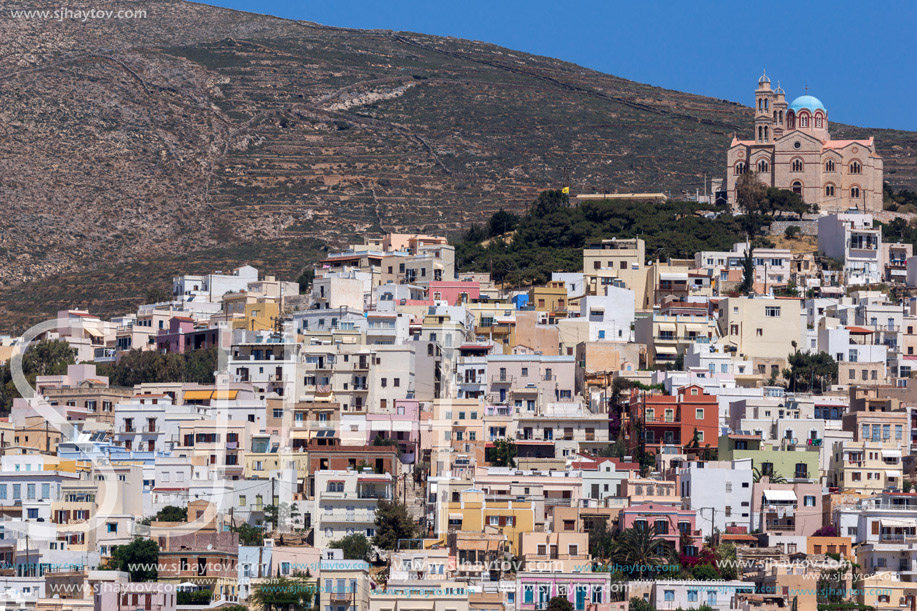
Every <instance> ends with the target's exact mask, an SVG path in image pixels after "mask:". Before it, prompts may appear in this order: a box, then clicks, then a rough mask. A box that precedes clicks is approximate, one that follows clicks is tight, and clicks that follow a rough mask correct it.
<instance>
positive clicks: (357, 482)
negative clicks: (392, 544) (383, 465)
mask: <svg viewBox="0 0 917 611" xmlns="http://www.w3.org/2000/svg"><path fill="white" fill-rule="evenodd" d="M391 498H392V475H391V473H373V472H371V471H363V472H361V471H334V470H328V471H316V473H315V502H314V509H313V510H312V525H313V528H314V533H315V535H314V537H315V547H317V548H325V547H328V545H329V544H330V543H331V542H332V541H337V540H339V539H343V538H344V537H346V536H348V535H352V534H355V533H360V534H364V535H366V537H367V538H369V539H372V537H373V536H375V534H376V506H377V505H378V503H379V501H380V500H391Z"/></svg>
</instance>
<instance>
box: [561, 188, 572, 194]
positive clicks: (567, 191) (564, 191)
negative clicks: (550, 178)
mask: <svg viewBox="0 0 917 611" xmlns="http://www.w3.org/2000/svg"><path fill="white" fill-rule="evenodd" d="M561 192H562V193H569V192H570V187H564V188H563V189H561Z"/></svg>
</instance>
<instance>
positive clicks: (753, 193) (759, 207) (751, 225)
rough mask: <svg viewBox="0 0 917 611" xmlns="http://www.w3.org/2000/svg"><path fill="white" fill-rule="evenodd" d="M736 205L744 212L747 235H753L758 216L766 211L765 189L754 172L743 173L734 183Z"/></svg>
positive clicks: (755, 231) (756, 226)
mask: <svg viewBox="0 0 917 611" xmlns="http://www.w3.org/2000/svg"><path fill="white" fill-rule="evenodd" d="M736 203H737V204H738V205H739V207H740V208H741V209H742V210H743V211H744V212H745V226H746V229H747V232H748V234H749V235H752V236H753V235H755V233H757V229H758V223H759V221H760V216H761V214H763V213H764V212H766V211H767V209H768V200H767V187H765V186H764V184H762V183H761V181H760V180H758V177H757V175H756V174H755V173H754V172H745V173H744V174H742V175H741V176H739V179H738V180H737V181H736Z"/></svg>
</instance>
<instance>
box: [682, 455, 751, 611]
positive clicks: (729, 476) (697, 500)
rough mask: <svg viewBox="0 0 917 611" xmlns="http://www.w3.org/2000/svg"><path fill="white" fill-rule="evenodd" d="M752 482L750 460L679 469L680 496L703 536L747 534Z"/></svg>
mask: <svg viewBox="0 0 917 611" xmlns="http://www.w3.org/2000/svg"><path fill="white" fill-rule="evenodd" d="M753 481H754V476H753V472H752V459H750V458H745V459H741V460H733V461H725V460H719V461H710V462H689V463H687V464H686V465H685V466H684V467H683V468H682V469H681V496H682V497H684V498H686V499H687V500H688V506H689V507H690V508H691V509H693V510H695V511H697V526H698V528H699V530H700V531H701V532H702V533H703V535H704V536H705V537H709V536H710V535H712V534H713V531H714V530H718V531H719V532H725V531H726V528H727V527H728V526H738V527H742V528H746V529H747V530H746V532H751V530H752V528H751V500H752V499H751V495H752V484H753ZM673 608H674V607H673Z"/></svg>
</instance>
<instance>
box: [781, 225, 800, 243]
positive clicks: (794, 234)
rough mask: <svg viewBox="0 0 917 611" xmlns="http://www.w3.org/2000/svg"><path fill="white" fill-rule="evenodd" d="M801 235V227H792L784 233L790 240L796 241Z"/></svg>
mask: <svg viewBox="0 0 917 611" xmlns="http://www.w3.org/2000/svg"><path fill="white" fill-rule="evenodd" d="M801 233H802V229H800V227H799V225H790V226H789V227H787V228H786V229H785V230H784V231H783V235H784V237H785V238H787V239H789V240H795V239H796V238H798V237H799V234H801Z"/></svg>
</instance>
